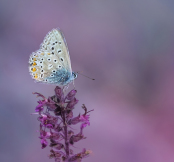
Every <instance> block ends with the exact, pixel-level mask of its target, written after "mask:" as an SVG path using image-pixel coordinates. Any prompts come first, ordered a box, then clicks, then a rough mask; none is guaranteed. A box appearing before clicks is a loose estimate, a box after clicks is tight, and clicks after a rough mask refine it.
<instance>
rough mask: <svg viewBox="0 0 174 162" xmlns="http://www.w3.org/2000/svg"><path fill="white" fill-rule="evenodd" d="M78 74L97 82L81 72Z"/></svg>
mask: <svg viewBox="0 0 174 162" xmlns="http://www.w3.org/2000/svg"><path fill="white" fill-rule="evenodd" d="M77 73H78V74H80V75H83V76H84V77H86V78H89V79H91V80H95V79H93V78H90V77H88V76H86V75H84V74H82V73H81V72H79V71H78V72H77Z"/></svg>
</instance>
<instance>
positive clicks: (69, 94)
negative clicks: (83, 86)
mask: <svg viewBox="0 0 174 162" xmlns="http://www.w3.org/2000/svg"><path fill="white" fill-rule="evenodd" d="M76 93H77V91H76V90H75V89H73V90H71V91H70V92H69V93H68V94H67V95H66V97H65V99H67V100H72V99H74V97H75V95H76Z"/></svg>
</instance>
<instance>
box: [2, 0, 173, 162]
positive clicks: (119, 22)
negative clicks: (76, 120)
mask: <svg viewBox="0 0 174 162" xmlns="http://www.w3.org/2000/svg"><path fill="white" fill-rule="evenodd" d="M173 8H174V1H172V0H146V1H138V0H131V1H128V0H107V1H106V0H49V1H48V0H13V1H12V0H1V1H0V52H1V53H0V56H1V63H0V90H1V93H0V105H1V106H0V162H49V161H50V162H53V161H54V160H49V158H48V157H47V155H48V154H49V149H47V148H46V149H44V150H42V149H41V145H40V141H39V139H38V136H39V133H38V132H37V130H38V129H39V122H38V121H37V119H36V116H34V115H30V113H32V112H34V108H35V106H36V105H37V103H36V101H37V99H36V98H35V96H34V95H33V94H32V92H41V93H42V94H44V95H46V96H51V95H53V90H54V87H55V86H52V85H46V84H36V83H34V81H33V80H32V79H31V77H30V75H29V72H28V59H29V55H30V53H32V52H33V51H35V50H37V49H38V48H39V45H40V44H41V42H42V41H43V38H44V37H45V35H46V34H47V33H48V31H50V30H51V29H52V28H56V27H59V28H60V29H61V30H62V31H63V33H64V35H65V38H66V40H67V43H68V47H69V51H70V56H71V63H72V68H73V70H74V71H83V73H84V74H86V75H88V76H90V77H94V78H95V79H96V80H95V81H91V80H89V79H87V78H85V77H83V76H79V77H78V79H77V80H76V81H75V85H76V88H77V91H78V94H77V98H78V99H79V100H80V102H79V103H78V105H77V107H76V110H75V113H76V115H77V114H78V112H79V111H80V112H83V110H81V108H80V107H81V105H82V104H83V103H84V104H86V106H87V108H88V109H95V111H94V112H91V118H90V121H91V125H90V126H89V127H87V128H86V129H85V130H84V133H85V135H86V136H87V139H85V140H83V141H80V142H79V143H78V144H77V145H75V146H76V147H77V148H76V149H75V150H76V151H77V152H78V151H81V149H82V148H84V147H85V148H87V149H91V150H92V151H93V154H92V156H91V157H89V158H87V159H84V162H164V161H165V162H173V161H174V10H173ZM71 87H72V86H71ZM71 87H70V88H71ZM77 131H78V129H77Z"/></svg>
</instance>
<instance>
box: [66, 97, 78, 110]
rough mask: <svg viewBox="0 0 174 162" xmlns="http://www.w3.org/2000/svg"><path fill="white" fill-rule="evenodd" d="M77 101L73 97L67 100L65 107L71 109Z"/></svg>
mask: <svg viewBox="0 0 174 162" xmlns="http://www.w3.org/2000/svg"><path fill="white" fill-rule="evenodd" d="M78 102H79V100H77V99H76V98H75V97H74V98H73V99H72V100H71V101H70V102H68V104H67V107H66V108H68V109H73V108H74V106H75V105H76V104H77V103H78Z"/></svg>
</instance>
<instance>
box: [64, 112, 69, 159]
mask: <svg viewBox="0 0 174 162" xmlns="http://www.w3.org/2000/svg"><path fill="white" fill-rule="evenodd" d="M65 112H66V111H65V110H64V111H63V114H62V119H63V124H64V135H65V152H66V156H67V157H69V141H68V127H67V124H66V117H65Z"/></svg>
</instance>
